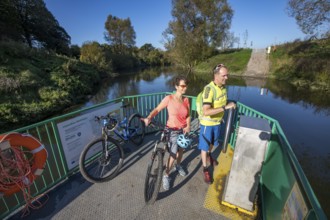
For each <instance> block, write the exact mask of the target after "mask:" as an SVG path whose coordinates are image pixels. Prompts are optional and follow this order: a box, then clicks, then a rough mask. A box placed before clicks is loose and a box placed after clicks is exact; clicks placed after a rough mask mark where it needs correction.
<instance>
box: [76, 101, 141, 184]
mask: <svg viewBox="0 0 330 220" xmlns="http://www.w3.org/2000/svg"><path fill="white" fill-rule="evenodd" d="M124 107H125V106H124ZM95 120H96V121H97V122H99V123H100V124H101V127H102V136H101V137H99V138H97V139H95V140H93V141H92V142H90V143H89V144H87V145H86V146H85V147H84V149H83V150H82V152H81V154H80V158H79V169H80V172H81V174H82V175H83V177H84V178H85V179H86V180H88V181H90V182H92V183H101V182H105V181H109V180H111V179H113V178H114V177H115V176H116V175H117V173H118V172H119V170H120V168H121V167H122V165H123V162H124V151H123V148H122V146H121V144H119V142H118V141H117V140H116V139H114V138H113V136H114V135H116V136H118V137H120V138H121V139H122V140H123V141H125V142H127V141H132V142H133V143H134V144H136V145H139V144H141V143H142V142H143V138H144V128H145V125H144V122H143V121H141V116H140V115H139V114H137V113H134V114H132V115H131V116H130V117H129V119H128V122H127V118H126V117H125V118H124V119H123V120H122V121H120V122H119V123H118V120H117V119H116V117H114V116H113V115H110V114H108V115H106V116H95Z"/></svg>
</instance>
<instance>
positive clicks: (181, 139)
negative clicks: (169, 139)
mask: <svg viewBox="0 0 330 220" xmlns="http://www.w3.org/2000/svg"><path fill="white" fill-rule="evenodd" d="M176 142H177V143H178V145H179V147H181V148H187V147H189V146H190V144H191V142H192V140H191V139H190V138H189V137H188V135H184V134H180V135H179V136H178V139H177V140H176Z"/></svg>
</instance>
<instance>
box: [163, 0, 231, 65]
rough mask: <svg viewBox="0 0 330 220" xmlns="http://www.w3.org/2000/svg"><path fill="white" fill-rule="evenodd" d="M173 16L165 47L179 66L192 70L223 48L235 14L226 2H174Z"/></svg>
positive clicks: (192, 0) (175, 0)
mask: <svg viewBox="0 0 330 220" xmlns="http://www.w3.org/2000/svg"><path fill="white" fill-rule="evenodd" d="M172 16H173V20H172V21H170V23H169V26H168V28H167V29H166V31H165V32H164V33H163V36H164V38H165V44H164V46H165V48H166V49H167V50H168V51H169V55H170V57H171V58H172V59H173V60H174V61H175V62H176V63H178V64H180V65H182V66H185V67H187V68H189V69H191V68H192V67H193V66H194V65H195V64H196V63H197V62H199V61H202V60H204V59H206V58H208V57H209V56H210V55H211V54H212V52H213V51H214V50H215V49H216V48H218V47H219V46H221V44H222V41H223V40H224V37H225V32H226V30H228V29H229V28H230V24H231V19H232V16H233V11H232V9H231V8H230V6H229V5H228V3H227V1H226V0H172Z"/></svg>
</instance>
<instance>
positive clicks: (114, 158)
mask: <svg viewBox="0 0 330 220" xmlns="http://www.w3.org/2000/svg"><path fill="white" fill-rule="evenodd" d="M104 145H105V140H104V138H102V137H100V138H98V139H95V140H93V141H92V142H90V143H89V144H87V145H86V146H85V147H84V149H83V150H82V152H81V154H80V157H79V170H80V172H81V174H82V176H83V177H84V178H85V179H86V180H88V181H89V182H91V183H102V182H105V181H109V180H111V179H113V178H114V177H115V176H116V175H117V173H118V172H119V170H120V168H121V167H122V165H123V162H124V151H123V149H122V147H121V146H120V145H119V144H118V143H117V141H116V140H114V139H113V138H111V137H108V141H107V146H106V147H107V148H106V150H107V151H106V153H105V151H103V150H102V149H103V147H104Z"/></svg>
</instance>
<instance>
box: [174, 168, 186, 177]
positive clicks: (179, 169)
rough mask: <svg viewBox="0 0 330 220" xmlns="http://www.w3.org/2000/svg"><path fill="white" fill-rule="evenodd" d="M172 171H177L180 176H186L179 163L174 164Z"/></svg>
mask: <svg viewBox="0 0 330 220" xmlns="http://www.w3.org/2000/svg"><path fill="white" fill-rule="evenodd" d="M174 171H178V172H179V174H180V175H181V176H186V175H187V173H186V171H184V169H183V168H182V166H181V165H175V166H174Z"/></svg>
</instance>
